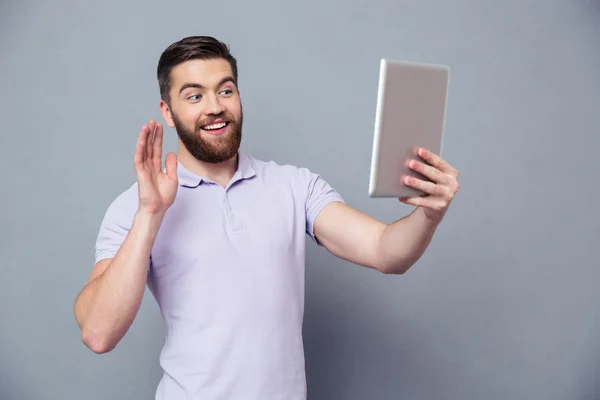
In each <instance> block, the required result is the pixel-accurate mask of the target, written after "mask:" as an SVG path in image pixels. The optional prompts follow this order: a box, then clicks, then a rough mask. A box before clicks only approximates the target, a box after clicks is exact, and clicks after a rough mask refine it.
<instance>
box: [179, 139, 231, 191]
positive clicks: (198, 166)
mask: <svg viewBox="0 0 600 400" xmlns="http://www.w3.org/2000/svg"><path fill="white" fill-rule="evenodd" d="M177 160H178V161H179V162H180V163H181V164H182V165H183V166H184V167H185V168H187V169H188V170H190V171H191V172H193V173H194V174H196V175H199V176H202V177H205V178H207V179H210V180H212V181H215V182H217V183H218V184H220V185H221V186H223V187H225V186H227V184H228V183H229V181H230V180H231V178H233V175H234V174H235V171H237V167H238V155H237V154H236V155H235V156H233V157H232V158H230V159H229V160H226V161H223V162H222V163H218V164H214V163H208V162H204V161H200V160H198V159H197V158H195V157H194V156H192V155H191V154H190V153H189V152H188V151H187V149H186V148H185V147H183V146H181V144H180V146H179V151H178V154H177Z"/></svg>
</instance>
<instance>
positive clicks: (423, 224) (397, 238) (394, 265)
mask: <svg viewBox="0 0 600 400" xmlns="http://www.w3.org/2000/svg"><path fill="white" fill-rule="evenodd" d="M437 225H438V222H435V221H432V220H430V219H429V218H427V217H426V216H425V214H424V213H423V209H421V208H416V209H415V210H414V211H413V212H412V213H411V214H410V215H408V216H406V217H404V218H402V219H400V220H398V221H396V222H394V223H393V224H390V225H388V226H387V227H386V228H385V229H384V231H383V233H382V234H381V236H380V238H379V243H378V254H379V256H380V260H381V263H380V269H381V270H382V271H383V272H385V273H389V274H403V273H404V272H406V271H407V270H408V269H409V268H410V267H411V266H412V265H413V264H414V263H415V262H417V260H418V259H419V258H421V256H422V255H423V253H424V252H425V250H426V249H427V246H429V243H430V242H431V239H432V238H433V235H434V233H435V230H436V228H437Z"/></svg>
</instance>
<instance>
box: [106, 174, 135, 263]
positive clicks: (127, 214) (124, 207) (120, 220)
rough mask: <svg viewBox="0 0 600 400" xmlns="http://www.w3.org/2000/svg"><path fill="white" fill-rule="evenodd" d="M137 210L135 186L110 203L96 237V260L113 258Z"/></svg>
mask: <svg viewBox="0 0 600 400" xmlns="http://www.w3.org/2000/svg"><path fill="white" fill-rule="evenodd" d="M136 210H137V187H136V185H134V186H132V187H130V188H129V189H128V190H127V191H125V192H123V193H121V194H120V195H119V196H118V197H117V198H116V199H115V200H113V202H112V203H111V204H110V206H109V207H108V209H107V210H106V213H105V214H104V218H103V219H102V222H101V224H100V230H99V232H98V236H97V239H96V262H98V261H100V260H103V259H105V258H113V257H114V256H115V255H116V254H117V252H118V251H119V249H120V248H121V245H122V244H123V241H124V240H125V238H126V237H127V234H128V233H129V230H130V229H131V226H132V225H133V219H134V217H135V213H136Z"/></svg>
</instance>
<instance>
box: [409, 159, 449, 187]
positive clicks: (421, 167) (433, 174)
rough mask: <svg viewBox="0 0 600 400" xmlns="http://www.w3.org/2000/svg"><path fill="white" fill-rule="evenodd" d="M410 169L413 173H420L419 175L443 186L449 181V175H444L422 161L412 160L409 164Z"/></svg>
mask: <svg viewBox="0 0 600 400" xmlns="http://www.w3.org/2000/svg"><path fill="white" fill-rule="evenodd" d="M408 167H409V168H410V169H412V170H413V171H415V172H418V173H419V174H421V175H423V176H425V177H427V178H429V179H431V180H432V181H433V182H435V183H440V184H443V183H447V182H448V180H449V177H448V175H446V174H444V173H442V171H440V170H439V169H437V168H435V167H433V166H431V165H427V164H425V163H423V162H421V161H417V160H410V161H409V162H408Z"/></svg>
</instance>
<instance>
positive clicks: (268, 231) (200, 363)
mask: <svg viewBox="0 0 600 400" xmlns="http://www.w3.org/2000/svg"><path fill="white" fill-rule="evenodd" d="M177 175H178V179H179V187H178V191H177V196H176V198H175V202H174V203H173V205H172V206H171V207H170V208H169V209H168V211H167V213H166V214H165V216H164V218H163V221H162V224H161V226H160V229H159V232H158V234H157V237H156V240H155V242H154V246H153V248H152V251H151V255H150V260H149V270H148V281H147V285H148V288H149V289H150V291H151V293H152V294H153V295H154V297H155V299H156V301H157V303H158V305H159V308H160V311H161V314H162V318H163V323H164V329H165V344H164V347H163V349H162V351H161V354H160V364H161V367H162V369H163V371H164V372H163V376H162V378H161V380H160V382H159V384H158V388H157V390H156V400H184V399H202V400H224V399H228V400H305V399H306V392H307V390H306V378H305V369H304V367H305V364H304V348H303V343H302V320H303V315H304V273H305V245H306V238H307V237H309V238H311V239H312V240H314V241H315V242H316V243H317V244H319V245H320V243H319V242H318V240H317V239H316V237H315V236H314V221H315V218H316V216H317V215H318V214H319V212H320V211H321V210H322V209H323V208H324V207H325V206H326V205H328V204H330V203H331V202H334V201H340V202H343V199H342V197H341V196H340V195H339V194H338V193H337V192H336V191H335V190H334V189H332V188H331V186H330V185H329V184H328V183H327V182H326V181H325V180H324V179H322V178H321V177H320V176H319V175H317V174H315V173H313V172H311V171H309V170H308V169H306V168H300V167H295V166H291V165H279V164H277V163H275V162H273V161H270V162H265V161H260V160H258V159H256V158H253V157H251V156H248V155H246V154H244V153H242V152H239V163H238V169H237V171H236V173H235V175H234V176H233V178H232V180H231V181H230V182H229V184H228V185H227V186H226V187H225V188H223V187H222V186H220V185H219V184H217V183H215V182H213V181H211V180H209V179H206V178H205V177H201V176H198V175H196V174H194V173H192V172H191V171H189V170H188V169H186V168H185V167H183V165H182V164H181V163H178V167H177ZM138 204H139V203H138V186H137V183H135V184H133V185H132V186H130V187H129V188H128V189H127V190H125V191H124V192H123V193H121V194H120V195H119V196H117V198H116V199H115V200H114V201H113V202H112V203H111V204H110V206H109V208H108V210H107V211H106V214H105V216H104V218H103V220H102V223H101V227H100V231H99V234H98V238H97V243H96V262H97V261H100V260H101V259H105V258H112V257H114V256H115V254H116V253H117V251H118V250H119V247H120V246H121V244H122V243H123V240H124V239H125V237H126V236H127V233H128V232H129V229H130V228H131V225H132V222H133V219H134V216H135V213H136V212H137V208H138Z"/></svg>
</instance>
